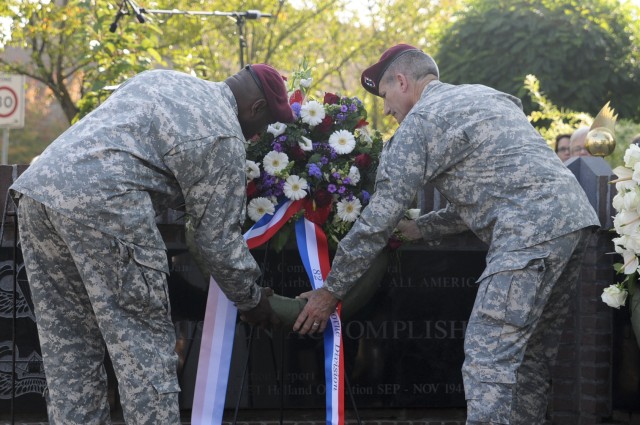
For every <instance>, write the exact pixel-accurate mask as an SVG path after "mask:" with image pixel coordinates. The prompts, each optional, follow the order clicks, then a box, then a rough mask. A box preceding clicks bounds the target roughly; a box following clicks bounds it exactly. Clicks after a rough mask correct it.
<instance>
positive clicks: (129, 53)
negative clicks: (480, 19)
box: [0, 0, 462, 158]
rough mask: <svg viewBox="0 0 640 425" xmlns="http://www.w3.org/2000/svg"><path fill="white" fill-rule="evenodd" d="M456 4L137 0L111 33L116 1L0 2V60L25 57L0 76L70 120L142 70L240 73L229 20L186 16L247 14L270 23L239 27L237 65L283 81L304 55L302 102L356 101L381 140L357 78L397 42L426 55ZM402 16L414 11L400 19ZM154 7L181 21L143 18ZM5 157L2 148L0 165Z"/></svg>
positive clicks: (377, 113) (385, 124)
mask: <svg viewBox="0 0 640 425" xmlns="http://www.w3.org/2000/svg"><path fill="white" fill-rule="evenodd" d="M461 2H462V0H435V1H431V2H428V4H427V5H425V6H423V7H421V8H418V9H415V7H414V3H413V2H412V1H410V0H377V1H373V0H368V1H366V2H365V4H364V5H363V6H362V9H360V10H357V13H356V12H355V11H354V9H353V6H351V5H350V4H351V2H349V1H346V0H306V1H299V2H296V3H295V5H294V4H292V2H287V1H284V0H264V1H254V2H251V4H250V6H249V5H247V2H245V1H240V0H227V1H221V0H200V1H198V2H193V1H188V0H160V1H158V2H155V3H151V2H144V1H142V0H140V1H139V2H138V3H139V4H140V5H141V6H142V5H143V3H147V5H146V6H147V8H148V10H147V12H148V13H145V14H144V17H145V18H146V19H145V23H143V24H142V23H139V22H138V21H137V20H136V19H135V17H134V16H133V15H132V14H131V11H130V10H128V12H129V13H128V14H125V15H124V16H123V17H122V18H121V19H120V21H119V25H118V26H117V28H116V29H115V32H113V33H112V32H110V31H109V26H110V24H111V23H112V22H113V20H114V18H115V16H116V14H117V11H118V10H119V9H118V7H119V6H118V5H117V4H116V0H111V1H105V0H57V1H56V2H55V3H51V0H25V1H22V0H7V1H5V2H0V16H6V17H9V21H10V22H9V31H8V32H7V33H6V34H5V35H4V37H3V35H2V20H1V19H0V52H2V51H3V50H5V51H6V50H8V49H23V50H25V51H27V52H28V53H29V58H28V59H27V60H23V61H16V60H9V59H7V56H5V55H2V56H0V72H1V71H4V72H9V73H17V74H22V75H26V76H29V77H31V78H34V79H36V80H38V81H42V82H43V84H46V86H47V87H49V88H50V89H51V90H52V93H53V95H54V96H55V98H56V100H57V101H58V102H59V103H60V105H61V106H62V108H63V110H64V112H65V116H66V117H67V120H68V121H69V122H72V121H73V120H77V119H79V118H80V117H82V116H83V115H85V114H86V113H88V112H90V111H91V110H92V109H94V108H95V107H96V106H97V105H98V104H99V103H100V102H102V101H104V100H105V99H106V98H107V97H108V95H109V94H110V91H108V90H104V88H105V87H108V86H116V85H117V84H119V83H121V82H123V81H125V80H126V79H127V78H130V77H131V76H133V75H134V74H136V73H138V72H141V71H143V70H145V69H152V68H157V67H164V68H171V69H175V70H179V71H184V72H188V73H191V74H193V75H196V76H198V77H202V78H206V79H209V80H214V81H220V80H221V79H224V78H225V77H227V76H228V75H230V74H232V73H234V72H236V71H237V70H238V69H239V67H240V63H239V37H238V36H239V34H238V29H239V28H238V25H237V21H236V20H235V19H234V18H233V17H231V18H230V17H227V16H202V15H194V14H191V15H190V14H188V13H187V12H190V11H195V12H198V11H200V12H212V11H218V10H219V11H246V10H248V9H257V10H260V11H262V12H263V13H267V14H270V15H272V16H271V17H269V18H261V19H256V20H247V21H246V22H245V25H244V27H243V29H244V40H245V42H246V50H245V56H244V62H245V63H260V62H266V63H270V64H272V65H274V66H276V67H277V68H278V69H280V70H281V71H282V72H283V74H285V75H287V74H290V73H292V72H293V71H294V70H296V69H297V68H298V66H299V65H300V63H301V62H302V59H303V58H305V57H306V58H307V59H308V61H309V63H310V65H311V67H312V71H313V74H312V76H313V78H314V80H313V85H312V87H311V88H310V93H311V95H313V96H315V97H316V98H321V97H322V96H323V95H324V93H323V92H324V91H333V92H337V93H340V94H344V95H349V96H354V95H355V96H361V97H362V98H363V101H364V102H365V105H366V106H367V109H368V111H369V112H370V122H371V124H372V125H373V126H374V127H376V128H381V129H382V130H383V131H385V132H386V133H387V134H389V133H390V132H391V130H392V129H393V128H395V126H396V124H395V123H394V122H392V120H390V119H388V118H383V114H382V105H381V103H380V100H379V99H378V98H376V97H374V96H371V95H369V94H368V93H367V92H366V91H365V90H364V89H363V88H362V87H361V86H360V74H361V72H362V70H363V69H364V67H365V66H368V65H369V64H371V63H373V62H375V61H377V59H378V58H379V56H380V54H381V53H382V52H383V51H384V49H386V48H387V47H389V46H391V45H393V44H395V43H398V42H407V43H410V44H414V45H416V46H417V47H420V48H423V49H425V50H432V49H435V47H434V46H433V42H434V41H435V40H436V37H435V34H437V33H438V32H439V28H441V27H442V26H444V25H445V23H446V22H447V21H448V20H449V17H450V16H451V15H452V14H453V12H454V11H455V10H456V8H457V7H458V5H459V4H460V3H461ZM151 5H152V6H151ZM151 7H153V9H152V8H151ZM350 7H351V9H349V8H350ZM409 8H411V9H415V13H411V14H408V13H406V10H408V9H409ZM156 9H160V10H174V9H175V10H178V11H182V12H184V13H173V14H160V13H152V11H153V10H156ZM360 18H362V19H360ZM7 34H10V38H9V37H7ZM29 119H30V117H29V115H28V116H27V120H29ZM21 131H22V130H16V131H15V133H19V132H21ZM23 133H24V134H22V136H24V137H36V138H37V137H38V136H37V135H36V134H33V133H32V132H29V134H27V133H28V132H26V131H23ZM50 141H51V140H50V139H49V138H48V137H47V138H43V137H41V138H40V140H38V141H37V142H36V143H32V144H31V145H32V146H34V151H32V152H31V154H32V155H31V156H33V155H37V154H39V153H40V151H41V150H42V149H43V148H44V147H45V146H46V144H47V143H48V142H50ZM12 152H14V150H13V148H10V151H9V156H10V158H12ZM24 154H25V155H28V154H29V152H26V151H25V152H24Z"/></svg>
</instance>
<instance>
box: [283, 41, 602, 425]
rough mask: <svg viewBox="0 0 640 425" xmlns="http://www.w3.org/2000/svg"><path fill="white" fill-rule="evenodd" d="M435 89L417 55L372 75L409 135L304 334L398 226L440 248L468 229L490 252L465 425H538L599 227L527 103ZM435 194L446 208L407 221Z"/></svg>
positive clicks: (470, 347) (399, 138)
mask: <svg viewBox="0 0 640 425" xmlns="http://www.w3.org/2000/svg"><path fill="white" fill-rule="evenodd" d="M438 78H439V75H438V68H437V65H436V63H435V62H434V61H433V59H432V58H431V57H430V56H429V55H427V54H425V53H423V52H421V51H420V50H418V49H416V48H414V47H412V46H408V45H398V46H394V47H392V48H390V49H388V50H387V51H386V52H385V53H384V54H383V55H382V57H381V59H380V61H379V62H378V63H376V64H375V65H373V66H372V67H370V68H368V69H367V70H365V71H364V72H363V74H362V79H361V80H362V84H363V86H364V87H365V89H367V90H368V91H370V92H371V93H373V94H375V95H377V96H380V97H382V98H383V99H384V112H385V113H386V114H389V115H392V116H394V117H395V118H396V120H397V121H398V123H400V127H399V128H398V130H397V131H396V133H395V135H394V136H393V138H392V139H391V140H390V141H389V142H388V143H386V145H385V147H384V152H383V157H382V160H381V163H380V166H379V168H378V175H377V181H376V191H375V194H374V195H373V197H372V198H371V202H370V204H369V205H368V206H367V208H365V209H364V210H363V212H362V215H361V217H360V218H359V219H358V220H357V221H356V223H355V224H354V226H353V228H352V229H351V231H350V232H349V234H348V235H347V236H346V237H345V238H344V239H343V240H342V241H341V243H340V245H339V247H338V251H337V254H336V256H335V259H334V261H333V265H332V270H331V272H330V273H329V275H328V277H327V280H326V286H325V288H322V289H318V290H316V291H312V292H308V293H306V294H303V295H302V296H303V297H305V298H307V299H308V300H309V301H308V303H307V305H306V306H305V308H304V309H303V311H302V312H301V313H300V315H299V317H298V319H297V321H296V323H295V325H294V329H295V330H298V331H299V332H300V333H303V334H304V333H308V332H314V331H316V330H317V331H323V330H324V327H325V324H326V320H327V317H328V315H329V314H330V312H331V311H333V310H334V308H335V306H336V303H337V302H338V300H340V299H342V298H344V296H345V294H346V293H347V292H348V291H349V289H350V287H351V286H352V285H353V284H354V282H355V281H356V279H357V278H358V277H359V276H360V275H362V273H363V272H364V271H365V270H366V269H367V268H368V267H369V266H370V265H371V262H372V260H373V259H374V258H375V257H376V254H378V252H380V251H381V250H382V249H383V247H384V246H385V245H386V243H387V239H388V238H389V236H390V235H391V233H392V232H393V230H394V228H395V227H396V225H398V229H400V230H401V231H402V232H403V234H404V235H405V236H407V237H408V238H410V239H418V238H423V239H425V240H427V241H431V242H433V241H437V240H438V239H440V238H441V237H442V236H445V235H452V234H456V233H459V232H461V231H464V230H469V229H470V230H471V231H473V232H474V233H475V234H476V235H477V236H478V237H479V238H480V239H481V240H483V241H484V242H485V243H486V244H487V245H488V246H489V250H488V253H487V257H486V260H487V267H486V269H485V271H484V273H483V274H482V276H481V277H480V278H479V280H478V282H479V288H478V295H477V297H476V302H475V305H474V307H473V311H472V313H471V317H470V319H469V323H468V327H467V332H466V336H465V348H464V349H465V355H466V357H465V362H464V365H463V370H462V372H463V378H464V386H465V395H466V399H467V411H468V415H467V423H468V424H512V425H515V424H518V425H537V424H542V423H543V422H544V416H545V412H546V405H547V393H548V390H549V386H550V382H549V381H550V374H549V367H550V365H551V364H552V362H553V361H554V358H555V355H556V353H557V347H558V344H559V338H560V335H561V329H562V325H563V323H564V320H565V318H566V315H567V308H568V307H567V306H568V304H569V299H570V297H571V296H572V295H573V293H574V287H575V284H576V281H577V279H578V274H579V266H580V263H581V261H582V254H583V252H584V249H585V246H586V244H587V241H588V235H589V234H590V233H591V232H592V229H593V228H595V226H599V221H598V218H597V216H596V214H595V212H594V210H593V208H592V207H591V205H590V204H589V202H588V200H587V197H586V195H585V193H584V191H583V190H582V188H581V187H580V185H579V184H578V182H577V180H576V179H575V177H574V176H573V174H572V173H571V172H570V171H569V170H568V169H567V168H566V167H564V166H563V165H562V162H561V161H560V160H559V159H558V158H557V156H556V155H555V154H554V152H553V151H552V150H551V149H549V147H548V146H547V144H546V143H545V141H544V140H543V139H542V138H541V137H540V135H539V134H538V133H537V131H536V130H535V129H534V128H533V127H532V126H531V125H530V124H529V121H528V120H527V117H526V116H525V115H524V113H523V112H522V106H521V103H520V101H519V100H518V99H517V98H515V97H513V96H510V95H508V94H505V93H501V92H498V91H496V90H493V89H491V88H488V87H485V86H481V85H459V86H455V85H450V84H445V83H442V82H440V81H439V79H438ZM426 183H432V184H433V185H435V187H436V188H437V189H438V190H439V191H440V193H441V194H442V195H443V196H444V197H445V198H446V199H447V200H448V201H449V204H448V206H447V208H445V209H444V210H441V211H434V212H430V213H427V214H426V215H423V216H422V217H420V218H418V219H417V220H415V221H404V220H402V221H401V219H402V217H403V214H404V213H405V211H406V210H407V208H409V207H410V206H411V203H412V201H413V200H414V199H415V196H416V194H417V191H418V190H421V189H422V187H423V186H424V185H425V184H426ZM316 324H318V325H316Z"/></svg>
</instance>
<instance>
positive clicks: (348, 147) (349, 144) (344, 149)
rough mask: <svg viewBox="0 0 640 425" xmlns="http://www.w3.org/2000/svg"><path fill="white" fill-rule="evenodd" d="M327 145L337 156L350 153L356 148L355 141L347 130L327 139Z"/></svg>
mask: <svg viewBox="0 0 640 425" xmlns="http://www.w3.org/2000/svg"><path fill="white" fill-rule="evenodd" d="M329 145H331V147H332V148H333V149H334V150H335V151H336V152H337V153H338V154H339V155H344V154H348V153H351V151H352V150H353V148H355V147H356V139H355V137H353V134H351V133H350V132H349V131H347V130H338V131H336V132H334V133H333V134H332V135H331V137H329Z"/></svg>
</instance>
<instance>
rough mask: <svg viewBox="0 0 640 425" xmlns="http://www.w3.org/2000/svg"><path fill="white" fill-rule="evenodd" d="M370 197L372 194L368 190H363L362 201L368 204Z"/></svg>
mask: <svg viewBox="0 0 640 425" xmlns="http://www.w3.org/2000/svg"><path fill="white" fill-rule="evenodd" d="M370 198H371V195H369V192H367V191H366V190H363V191H362V203H364V204H368V203H369V199H370Z"/></svg>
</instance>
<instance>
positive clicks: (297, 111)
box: [291, 102, 302, 118]
mask: <svg viewBox="0 0 640 425" xmlns="http://www.w3.org/2000/svg"><path fill="white" fill-rule="evenodd" d="M291 109H292V110H293V113H294V114H296V118H300V110H301V109H302V105H300V103H299V102H293V104H292V105H291Z"/></svg>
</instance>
